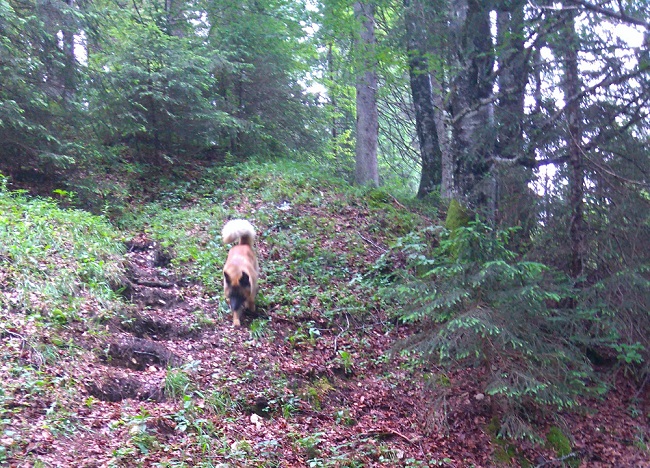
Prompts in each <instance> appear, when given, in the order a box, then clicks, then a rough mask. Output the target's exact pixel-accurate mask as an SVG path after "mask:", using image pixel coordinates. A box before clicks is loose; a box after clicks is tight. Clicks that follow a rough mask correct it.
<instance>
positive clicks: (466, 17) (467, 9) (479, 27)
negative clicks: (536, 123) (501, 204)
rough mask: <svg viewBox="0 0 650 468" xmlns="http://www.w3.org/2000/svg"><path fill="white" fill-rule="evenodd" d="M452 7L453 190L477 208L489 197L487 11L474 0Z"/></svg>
mask: <svg viewBox="0 0 650 468" xmlns="http://www.w3.org/2000/svg"><path fill="white" fill-rule="evenodd" d="M453 8H455V13H456V15H455V16H453V21H452V23H451V35H452V40H453V41H454V44H453V47H454V53H455V55H456V57H455V59H456V63H457V70H458V74H457V76H455V77H454V79H453V80H452V97H451V110H452V121H453V126H452V138H453V140H452V151H453V153H454V160H455V171H454V184H455V192H456V195H457V196H459V197H461V198H462V199H463V201H464V203H465V204H467V205H469V206H471V207H472V208H475V209H478V210H483V209H486V208H488V207H489V206H490V205H491V201H492V200H493V199H494V196H495V194H494V193H493V192H494V188H493V185H492V184H491V180H490V179H489V178H488V169H489V167H488V164H487V159H488V158H489V156H490V154H491V152H492V150H493V143H494V132H493V131H492V126H493V116H492V113H493V110H492V105H491V103H490V102H489V98H490V96H491V95H492V86H493V78H492V65H493V51H492V36H491V32H490V10H489V7H488V6H487V5H485V2H482V1H480V0H456V1H455V2H454V5H453Z"/></svg>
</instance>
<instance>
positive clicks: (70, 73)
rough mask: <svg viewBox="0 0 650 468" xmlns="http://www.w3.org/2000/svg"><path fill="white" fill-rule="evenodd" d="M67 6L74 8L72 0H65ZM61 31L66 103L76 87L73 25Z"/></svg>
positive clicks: (64, 98)
mask: <svg viewBox="0 0 650 468" xmlns="http://www.w3.org/2000/svg"><path fill="white" fill-rule="evenodd" d="M65 3H66V4H67V5H68V7H69V8H74V0H66V1H65ZM61 32H62V35H63V40H62V43H63V54H64V56H65V67H64V69H63V102H64V103H67V102H68V101H69V100H70V99H72V96H73V95H74V93H75V91H76V88H77V59H76V57H75V54H74V35H75V32H76V31H75V28H74V26H73V25H67V26H66V27H65V29H64V30H63V31H61Z"/></svg>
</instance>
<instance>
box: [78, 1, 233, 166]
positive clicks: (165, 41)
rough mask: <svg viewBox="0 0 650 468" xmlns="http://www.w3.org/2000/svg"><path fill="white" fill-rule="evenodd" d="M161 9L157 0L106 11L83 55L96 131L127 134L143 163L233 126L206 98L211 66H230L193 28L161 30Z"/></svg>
mask: <svg viewBox="0 0 650 468" xmlns="http://www.w3.org/2000/svg"><path fill="white" fill-rule="evenodd" d="M163 15H164V12H162V11H159V10H158V5H157V4H151V5H145V6H143V7H142V8H141V9H139V10H138V13H137V14H135V12H129V11H128V9H127V10H122V11H120V12H119V14H116V15H112V16H111V18H112V21H111V22H110V23H108V24H106V25H105V26H104V28H105V35H104V36H103V39H104V40H103V41H102V42H101V45H102V48H101V52H100V53H96V54H93V55H91V61H90V66H91V67H92V71H93V75H94V80H93V89H92V92H93V94H92V98H93V101H95V102H96V105H95V106H93V107H92V108H91V109H92V113H93V114H92V116H91V117H92V118H93V119H94V120H98V121H102V122H103V124H104V125H102V126H101V127H96V128H97V131H98V133H99V135H98V136H100V138H102V140H103V141H108V142H111V143H117V142H122V141H128V142H129V144H130V145H132V146H133V147H134V149H135V150H137V152H138V153H139V154H140V155H141V157H142V160H143V161H145V162H150V163H160V162H161V161H163V160H164V158H166V159H167V160H168V162H172V161H173V159H174V158H175V157H176V156H179V155H182V154H183V153H187V152H197V151H202V150H206V149H209V148H211V147H212V146H213V145H214V144H215V142H214V139H215V136H216V135H219V134H221V133H227V132H229V131H234V130H235V129H236V128H237V127H239V125H240V124H238V123H237V122H236V119H234V118H233V117H232V116H229V115H228V113H227V112H225V111H223V110H221V109H220V108H219V107H218V106H215V105H214V104H215V102H214V100H213V98H212V97H211V93H212V91H213V88H214V87H215V86H216V82H215V77H214V70H215V69H216V68H219V67H221V68H227V67H230V66H231V65H230V64H228V62H227V61H225V60H224V59H223V58H222V57H220V56H219V55H218V53H215V52H213V51H210V50H208V49H207V48H206V47H205V45H204V41H203V40H202V39H200V38H199V37H197V36H195V35H194V34H188V35H183V36H178V35H174V34H169V31H168V26H169V25H168V24H167V21H166V19H165V17H164V16H163ZM116 38H117V40H116ZM163 157H164V158H163Z"/></svg>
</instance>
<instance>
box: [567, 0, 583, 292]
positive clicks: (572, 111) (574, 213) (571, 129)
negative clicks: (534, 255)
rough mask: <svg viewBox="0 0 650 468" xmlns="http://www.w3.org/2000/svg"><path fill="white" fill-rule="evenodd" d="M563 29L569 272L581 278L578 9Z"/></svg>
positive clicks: (581, 188)
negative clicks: (576, 19) (569, 245)
mask: <svg viewBox="0 0 650 468" xmlns="http://www.w3.org/2000/svg"><path fill="white" fill-rule="evenodd" d="M568 14H569V15H571V17H570V19H569V21H567V24H566V26H565V29H564V38H563V39H564V40H563V41H562V42H563V44H564V48H565V50H564V83H563V88H564V100H565V102H566V103H567V104H566V109H565V112H566V120H567V130H568V132H567V153H568V158H569V206H570V210H571V218H570V220H569V238H570V242H571V263H570V265H569V269H570V274H571V276H572V277H573V278H576V279H577V278H579V277H580V276H582V274H583V272H584V257H585V219H584V191H585V187H584V161H583V156H582V147H581V142H582V117H581V112H580V100H579V99H575V97H576V96H577V95H578V94H579V93H580V90H581V88H582V85H581V83H580V75H579V70H578V46H579V38H578V36H577V34H576V31H575V13H574V12H572V11H571V12H569V13H568Z"/></svg>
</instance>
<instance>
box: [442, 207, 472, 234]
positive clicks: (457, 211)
mask: <svg viewBox="0 0 650 468" xmlns="http://www.w3.org/2000/svg"><path fill="white" fill-rule="evenodd" d="M468 224H469V213H468V212H467V209H466V208H465V207H464V206H463V205H461V204H460V202H459V201H458V200H456V199H455V198H454V199H452V200H451V202H450V203H449V208H448V209H447V219H446V220H445V227H446V228H447V230H449V231H450V232H452V233H453V232H454V231H455V230H456V229H458V228H459V227H464V226H467V225H468Z"/></svg>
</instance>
